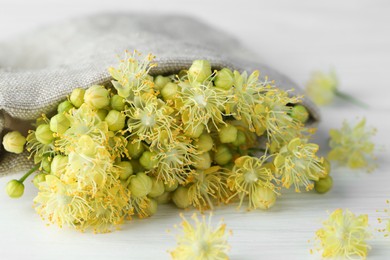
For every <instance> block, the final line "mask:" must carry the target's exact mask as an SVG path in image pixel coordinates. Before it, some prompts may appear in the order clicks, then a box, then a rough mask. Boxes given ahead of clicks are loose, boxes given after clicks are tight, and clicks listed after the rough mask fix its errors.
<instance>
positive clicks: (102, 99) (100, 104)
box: [84, 85, 110, 109]
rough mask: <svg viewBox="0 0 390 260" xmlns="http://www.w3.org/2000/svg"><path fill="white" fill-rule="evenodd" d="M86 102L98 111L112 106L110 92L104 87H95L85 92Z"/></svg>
mask: <svg viewBox="0 0 390 260" xmlns="http://www.w3.org/2000/svg"><path fill="white" fill-rule="evenodd" d="M84 102H85V103H86V104H88V105H90V106H92V107H94V108H96V109H101V108H104V107H106V106H108V105H109V104H110V98H109V95H108V90H107V89H106V88H105V87H104V86H100V85H94V86H92V87H90V88H89V89H87V90H86V91H85V95H84Z"/></svg>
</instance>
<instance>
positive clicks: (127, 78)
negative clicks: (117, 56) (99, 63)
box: [108, 51, 157, 100]
mask: <svg viewBox="0 0 390 260" xmlns="http://www.w3.org/2000/svg"><path fill="white" fill-rule="evenodd" d="M141 55H142V54H141V53H139V52H137V51H134V52H133V54H129V52H128V51H126V57H125V59H124V60H121V61H120V64H119V67H118V68H113V67H111V68H109V69H108V71H109V73H110V75H111V76H112V77H113V78H114V79H115V80H113V81H112V84H113V85H114V87H115V89H116V90H117V91H118V95H119V96H121V97H123V98H127V99H130V100H133V98H134V96H138V95H140V94H141V93H142V92H147V91H149V90H150V89H151V88H152V87H153V82H152V81H149V80H148V79H147V77H148V73H149V71H150V69H152V68H153V67H156V66H157V64H154V63H151V62H152V61H153V59H154V58H155V57H154V56H153V55H152V54H148V55H146V56H145V57H144V58H143V59H141V58H140V57H141Z"/></svg>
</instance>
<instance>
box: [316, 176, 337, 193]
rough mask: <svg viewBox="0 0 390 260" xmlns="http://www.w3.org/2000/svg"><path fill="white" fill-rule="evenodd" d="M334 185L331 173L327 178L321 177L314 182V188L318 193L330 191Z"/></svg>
mask: <svg viewBox="0 0 390 260" xmlns="http://www.w3.org/2000/svg"><path fill="white" fill-rule="evenodd" d="M332 186H333V179H332V177H331V176H330V175H328V176H326V177H325V178H321V179H319V180H318V181H316V182H314V189H315V190H316V191H317V192H318V193H326V192H328V191H329V190H330V189H331V188H332Z"/></svg>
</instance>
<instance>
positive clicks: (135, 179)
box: [128, 172, 153, 197]
mask: <svg viewBox="0 0 390 260" xmlns="http://www.w3.org/2000/svg"><path fill="white" fill-rule="evenodd" d="M152 185H153V183H152V179H151V178H150V177H149V176H148V175H146V174H145V173H144V172H139V173H137V174H136V175H132V176H130V183H129V185H128V188H129V189H130V192H131V196H134V197H144V196H146V195H148V194H149V192H150V191H151V190H152Z"/></svg>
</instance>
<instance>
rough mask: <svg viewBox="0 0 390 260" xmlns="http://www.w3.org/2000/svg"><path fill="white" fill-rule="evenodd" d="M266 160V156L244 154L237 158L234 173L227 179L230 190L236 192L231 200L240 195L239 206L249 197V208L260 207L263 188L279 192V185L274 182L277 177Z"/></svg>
mask: <svg viewBox="0 0 390 260" xmlns="http://www.w3.org/2000/svg"><path fill="white" fill-rule="evenodd" d="M266 160H267V157H266V156H262V157H261V158H256V157H251V156H242V157H240V158H238V159H236V161H235V162H234V167H233V170H232V174H231V175H230V176H229V178H228V180H227V184H228V186H229V188H230V190H231V191H233V192H234V194H233V196H231V197H230V198H229V200H230V199H232V198H233V197H235V196H238V197H239V200H240V204H239V207H241V205H242V203H243V201H244V199H245V198H246V197H248V198H249V200H248V209H256V208H258V207H259V199H261V198H259V193H263V189H262V188H268V189H270V190H272V191H273V192H274V193H275V194H276V193H277V187H276V186H275V184H274V183H273V181H276V179H275V177H274V175H273V173H272V170H271V167H269V165H267V164H266ZM261 200H263V199H261Z"/></svg>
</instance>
